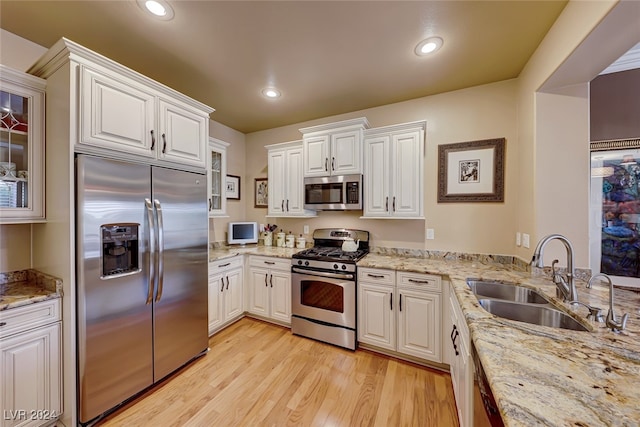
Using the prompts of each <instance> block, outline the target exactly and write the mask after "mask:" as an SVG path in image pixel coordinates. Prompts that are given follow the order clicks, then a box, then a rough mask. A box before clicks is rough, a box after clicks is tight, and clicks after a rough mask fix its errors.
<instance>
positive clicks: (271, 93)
mask: <svg viewBox="0 0 640 427" xmlns="http://www.w3.org/2000/svg"><path fill="white" fill-rule="evenodd" d="M262 94H263V95H264V96H266V97H267V98H269V99H275V98H280V95H281V94H280V91H279V90H278V89H276V88H275V87H267V88H264V89H262Z"/></svg>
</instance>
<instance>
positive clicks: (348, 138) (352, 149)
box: [329, 130, 362, 175]
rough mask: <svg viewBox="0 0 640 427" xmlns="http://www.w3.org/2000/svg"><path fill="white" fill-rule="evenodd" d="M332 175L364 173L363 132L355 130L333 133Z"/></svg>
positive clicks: (330, 162)
mask: <svg viewBox="0 0 640 427" xmlns="http://www.w3.org/2000/svg"><path fill="white" fill-rule="evenodd" d="M329 164H330V166H329V168H330V170H331V175H350V174H361V173H362V132H361V131H360V130H353V131H348V132H340V133H335V134H333V135H331V159H330V160H329Z"/></svg>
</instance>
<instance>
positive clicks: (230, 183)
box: [226, 175, 240, 200]
mask: <svg viewBox="0 0 640 427" xmlns="http://www.w3.org/2000/svg"><path fill="white" fill-rule="evenodd" d="M226 186H227V187H226V194H227V199H231V200H240V177H239V176H236V175H227V183H226Z"/></svg>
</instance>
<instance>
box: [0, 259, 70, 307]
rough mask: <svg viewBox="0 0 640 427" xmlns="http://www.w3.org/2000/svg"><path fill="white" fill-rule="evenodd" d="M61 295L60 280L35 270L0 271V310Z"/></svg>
mask: <svg viewBox="0 0 640 427" xmlns="http://www.w3.org/2000/svg"><path fill="white" fill-rule="evenodd" d="M61 297H62V280H60V279H58V278H57V277H53V276H50V275H48V274H44V273H41V272H39V271H37V270H32V269H29V270H20V271H12V272H8V273H0V311H2V310H8V309H10V308H14V307H20V306H23V305H28V304H35V303H37V302H40V301H46V300H50V299H54V298H61Z"/></svg>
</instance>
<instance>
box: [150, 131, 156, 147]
mask: <svg viewBox="0 0 640 427" xmlns="http://www.w3.org/2000/svg"><path fill="white" fill-rule="evenodd" d="M154 148H156V136H155V135H154V134H153V129H152V130H151V151H153V149H154Z"/></svg>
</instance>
